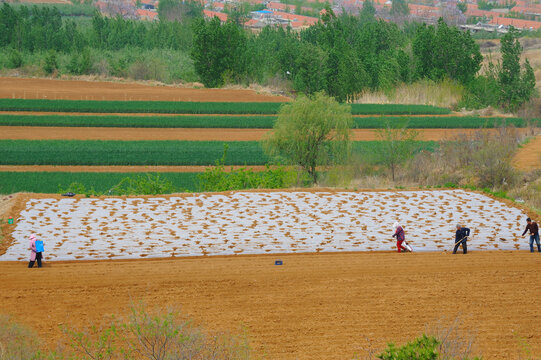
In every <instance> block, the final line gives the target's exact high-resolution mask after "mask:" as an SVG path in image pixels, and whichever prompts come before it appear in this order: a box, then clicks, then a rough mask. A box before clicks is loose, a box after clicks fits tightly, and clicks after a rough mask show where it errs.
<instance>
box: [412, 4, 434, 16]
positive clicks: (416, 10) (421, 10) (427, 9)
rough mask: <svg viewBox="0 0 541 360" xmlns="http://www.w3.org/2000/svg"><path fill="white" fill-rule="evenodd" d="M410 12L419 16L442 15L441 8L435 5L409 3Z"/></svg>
mask: <svg viewBox="0 0 541 360" xmlns="http://www.w3.org/2000/svg"><path fill="white" fill-rule="evenodd" d="M408 7H409V9H410V13H411V14H412V15H417V16H435V17H439V16H440V9H439V8H437V7H434V6H426V5H417V4H408Z"/></svg>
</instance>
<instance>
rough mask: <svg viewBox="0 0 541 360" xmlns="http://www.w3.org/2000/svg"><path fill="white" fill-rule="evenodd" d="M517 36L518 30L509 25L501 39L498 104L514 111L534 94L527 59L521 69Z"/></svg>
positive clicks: (533, 83) (520, 52) (520, 51)
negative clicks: (507, 30)
mask: <svg viewBox="0 0 541 360" xmlns="http://www.w3.org/2000/svg"><path fill="white" fill-rule="evenodd" d="M518 37H519V32H518V31H517V30H516V29H515V28H513V27H511V28H510V29H509V32H507V34H505V35H504V36H503V37H502V39H501V53H502V61H501V68H500V73H499V76H498V83H499V85H500V89H501V91H500V106H501V107H502V108H504V109H506V110H510V111H515V110H516V109H517V108H519V107H520V106H521V105H522V104H524V103H525V102H527V101H529V100H530V98H531V97H532V95H534V94H535V74H534V72H533V69H532V67H531V66H530V63H529V62H528V61H527V60H526V62H525V63H524V69H523V70H522V71H521V67H520V56H521V54H522V46H521V45H520V42H519V41H518Z"/></svg>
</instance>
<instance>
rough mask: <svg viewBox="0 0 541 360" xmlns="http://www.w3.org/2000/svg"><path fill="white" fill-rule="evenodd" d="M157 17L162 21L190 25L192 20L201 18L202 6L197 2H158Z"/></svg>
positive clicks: (179, 0)
mask: <svg viewBox="0 0 541 360" xmlns="http://www.w3.org/2000/svg"><path fill="white" fill-rule="evenodd" d="M158 16H159V17H160V20H162V21H164V20H168V21H178V22H181V23H191V22H192V20H193V19H196V18H202V17H203V6H202V5H201V3H200V2H199V1H191V0H187V1H181V0H160V2H159V4H158Z"/></svg>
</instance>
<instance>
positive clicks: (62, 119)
mask: <svg viewBox="0 0 541 360" xmlns="http://www.w3.org/2000/svg"><path fill="white" fill-rule="evenodd" d="M275 121H276V117H275V116H108V115H104V116H83V115H81V116H73V115H40V116H31V115H4V114H0V126H68V127H122V128H233V129H241V128H246V129H269V128H272V127H273V125H274V122H275Z"/></svg>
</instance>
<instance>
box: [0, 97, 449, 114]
mask: <svg viewBox="0 0 541 360" xmlns="http://www.w3.org/2000/svg"><path fill="white" fill-rule="evenodd" d="M281 104H282V103H265V102H260V103H223V102H208V103H205V102H172V101H92V100H39V99H31V100H27V99H0V110H2V111H44V112H96V113H161V114H276V113H278V111H279V109H280V106H281ZM351 111H352V113H353V114H396V115H403V114H412V115H413V114H449V113H450V110H449V109H446V108H439V107H433V106H428V105H400V104H353V105H352V106H351Z"/></svg>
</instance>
